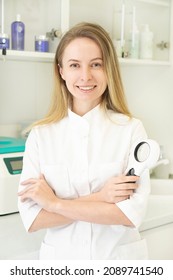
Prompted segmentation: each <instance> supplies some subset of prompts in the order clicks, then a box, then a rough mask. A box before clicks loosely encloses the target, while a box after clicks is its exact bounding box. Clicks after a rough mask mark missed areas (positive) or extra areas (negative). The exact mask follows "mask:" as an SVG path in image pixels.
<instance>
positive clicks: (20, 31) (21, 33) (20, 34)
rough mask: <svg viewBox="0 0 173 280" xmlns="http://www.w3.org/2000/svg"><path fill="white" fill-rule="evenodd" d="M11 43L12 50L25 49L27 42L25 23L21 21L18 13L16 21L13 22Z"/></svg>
mask: <svg viewBox="0 0 173 280" xmlns="http://www.w3.org/2000/svg"><path fill="white" fill-rule="evenodd" d="M11 41H12V42H11V43H12V50H19V51H23V50H24V43H25V25H24V23H23V22H22V21H21V17H20V15H17V17H16V21H14V22H12V24H11Z"/></svg>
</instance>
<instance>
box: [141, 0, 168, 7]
mask: <svg viewBox="0 0 173 280" xmlns="http://www.w3.org/2000/svg"><path fill="white" fill-rule="evenodd" d="M137 1H138V2H143V3H148V4H154V5H158V6H164V7H170V1H169V0H137Z"/></svg>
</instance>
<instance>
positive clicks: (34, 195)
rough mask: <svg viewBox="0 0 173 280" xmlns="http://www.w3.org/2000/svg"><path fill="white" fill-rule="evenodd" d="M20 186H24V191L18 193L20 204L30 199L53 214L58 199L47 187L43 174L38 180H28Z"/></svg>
mask: <svg viewBox="0 0 173 280" xmlns="http://www.w3.org/2000/svg"><path fill="white" fill-rule="evenodd" d="M21 185H23V186H25V188H24V190H22V191H20V192H19V193H18V196H20V198H21V201H22V202H24V201H26V200H27V199H32V200H33V201H35V202H36V203H37V204H39V205H40V206H41V207H42V208H44V209H45V210H47V211H49V212H53V209H54V206H55V205H56V203H57V201H58V200H59V198H58V197H57V196H56V195H55V193H54V191H53V190H52V188H51V187H50V186H49V185H48V183H47V182H46V179H45V177H44V175H43V174H41V175H40V178H39V179H32V178H30V179H28V180H26V181H24V182H22V183H21Z"/></svg>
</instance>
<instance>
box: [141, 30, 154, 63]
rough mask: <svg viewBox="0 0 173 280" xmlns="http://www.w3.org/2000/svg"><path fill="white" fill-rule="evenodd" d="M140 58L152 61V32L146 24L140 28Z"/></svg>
mask: <svg viewBox="0 0 173 280" xmlns="http://www.w3.org/2000/svg"><path fill="white" fill-rule="evenodd" d="M140 58H141V59H153V32H152V31H151V30H150V28H149V25H148V24H144V25H143V26H142V30H141V33H140Z"/></svg>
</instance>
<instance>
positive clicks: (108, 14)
mask: <svg viewBox="0 0 173 280" xmlns="http://www.w3.org/2000/svg"><path fill="white" fill-rule="evenodd" d="M122 3H124V5H125V14H124V39H125V42H126V53H127V54H128V52H129V49H128V43H129V40H130V36H131V35H130V33H131V29H132V22H133V16H134V15H133V9H134V7H135V18H136V24H137V26H138V29H139V30H140V28H141V25H142V24H146V23H147V24H149V26H150V29H151V30H152V32H153V34H154V48H153V60H151V61H148V60H141V59H129V58H128V57H127V58H123V59H121V58H120V62H121V63H128V64H129V63H132V64H144V65H145V64H161V65H164V64H166V65H167V64H168V63H169V62H170V53H171V51H170V38H171V33H172V30H171V10H172V1H171V0H124V1H123V0H116V1H114V0H102V1H100V0H95V1H94V2H93V0H87V1H84V0H83V1H81V0H51V1H48V0H44V1H41V0H34V1H33V0H26V1H22V0H5V5H4V6H5V13H4V21H5V23H4V27H5V32H6V33H8V34H9V35H10V25H11V22H12V21H13V20H14V19H15V16H16V14H17V13H20V14H21V16H22V19H23V21H24V22H25V25H26V38H25V51H24V52H14V51H11V50H9V51H7V57H6V58H7V59H8V58H9V59H15V60H32V59H33V60H34V61H35V60H38V61H50V62H51V61H53V58H54V52H55V49H56V46H57V44H58V41H59V38H55V39H54V40H53V41H52V40H50V53H41V54H40V53H35V52H34V36H35V35H40V34H46V32H49V31H51V30H52V29H55V30H59V31H62V33H63V32H64V31H65V30H66V29H68V27H71V26H72V25H74V24H76V23H77V22H80V21H91V22H97V23H99V24H101V25H102V26H103V27H105V29H106V30H107V31H108V32H109V33H110V35H111V37H112V38H113V39H114V40H118V39H121V31H122ZM127 56H128V55H127ZM0 59H2V55H0Z"/></svg>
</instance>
